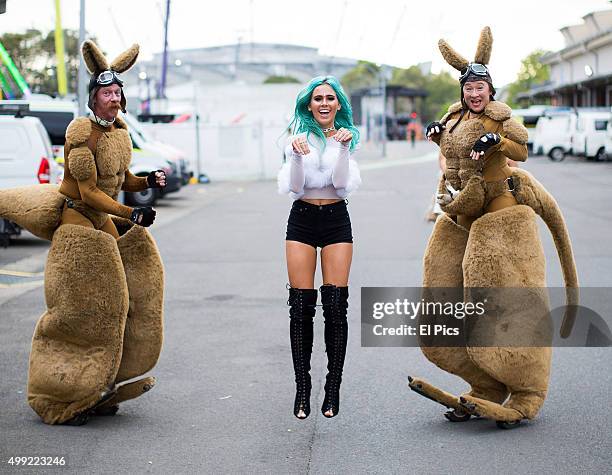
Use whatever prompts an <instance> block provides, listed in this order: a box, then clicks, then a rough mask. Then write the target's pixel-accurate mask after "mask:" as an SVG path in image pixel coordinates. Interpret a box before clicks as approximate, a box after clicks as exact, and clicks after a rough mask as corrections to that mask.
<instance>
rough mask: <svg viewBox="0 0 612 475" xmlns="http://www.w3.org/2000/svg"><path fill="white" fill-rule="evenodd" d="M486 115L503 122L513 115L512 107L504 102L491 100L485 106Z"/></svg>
mask: <svg viewBox="0 0 612 475" xmlns="http://www.w3.org/2000/svg"><path fill="white" fill-rule="evenodd" d="M484 115H486V116H487V117H489V118H491V119H493V120H496V121H498V122H503V121H505V120H508V119H509V118H510V117H511V116H512V109H510V106H509V105H507V104H504V103H503V102H499V101H491V102H489V103H488V104H487V106H486V107H485V109H484Z"/></svg>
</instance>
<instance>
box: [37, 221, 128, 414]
mask: <svg viewBox="0 0 612 475" xmlns="http://www.w3.org/2000/svg"><path fill="white" fill-rule="evenodd" d="M45 297H46V301H47V311H46V312H45V313H44V314H43V316H42V317H41V318H40V320H39V321H38V324H37V325H36V330H35V332H34V337H33V339H32V351H31V353H30V369H29V377H28V402H29V404H30V406H32V408H33V409H34V410H35V411H36V413H37V414H38V415H39V416H40V417H41V418H42V419H43V421H44V422H46V423H47V424H59V423H62V422H65V421H67V420H68V419H70V418H72V417H74V416H75V415H76V414H78V413H80V412H82V411H84V410H87V409H89V408H91V407H92V406H94V405H95V404H96V403H97V402H98V401H99V399H100V397H101V394H102V392H103V391H105V390H106V389H107V388H109V387H110V386H112V384H113V382H114V381H115V377H116V375H117V371H118V369H119V363H120V361H121V352H122V342H123V329H124V326H125V319H126V316H127V312H128V288H127V283H126V278H125V273H124V270H123V264H122V262H121V257H120V255H119V251H118V249H117V244H116V242H115V239H114V238H113V237H112V236H110V235H109V234H107V233H105V232H102V231H95V230H92V229H89V228H86V227H84V226H76V225H69V224H67V225H63V226H61V227H60V228H59V229H58V230H57V231H56V232H55V234H54V236H53V241H52V245H51V249H50V250H49V255H48V258H47V266H46V268H45Z"/></svg>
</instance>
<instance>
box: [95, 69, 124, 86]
mask: <svg viewBox="0 0 612 475" xmlns="http://www.w3.org/2000/svg"><path fill="white" fill-rule="evenodd" d="M113 83H116V84H119V86H122V87H123V81H122V80H121V78H120V77H119V74H118V73H116V72H115V71H113V70H111V69H109V70H107V71H102V72H101V73H100V74H98V77H97V78H96V84H98V85H99V86H108V85H110V84H113Z"/></svg>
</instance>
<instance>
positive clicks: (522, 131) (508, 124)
mask: <svg viewBox="0 0 612 475" xmlns="http://www.w3.org/2000/svg"><path fill="white" fill-rule="evenodd" d="M502 135H503V136H504V137H508V138H509V139H510V140H512V141H513V142H516V143H518V144H521V145H524V144H526V143H527V140H528V139H529V134H528V133H527V129H526V128H525V127H523V125H521V124H519V123H518V122H517V121H516V120H514V119H512V118H510V119H508V120H506V121H504V123H503V133H502Z"/></svg>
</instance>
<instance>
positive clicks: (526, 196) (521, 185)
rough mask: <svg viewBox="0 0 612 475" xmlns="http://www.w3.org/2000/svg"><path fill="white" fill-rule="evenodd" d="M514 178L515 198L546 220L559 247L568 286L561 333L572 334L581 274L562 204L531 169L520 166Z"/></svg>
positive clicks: (513, 175)
mask: <svg viewBox="0 0 612 475" xmlns="http://www.w3.org/2000/svg"><path fill="white" fill-rule="evenodd" d="M512 178H513V179H514V182H515V187H516V194H515V197H516V200H517V202H518V203H520V204H524V205H527V206H529V207H530V208H532V209H533V210H534V211H535V212H536V213H537V214H538V215H540V217H541V218H542V219H543V220H544V222H545V223H546V226H547V227H548V229H549V230H550V233H551V235H552V237H553V240H554V242H555V247H556V248H557V254H558V255H559V261H560V263H561V270H562V272H563V279H564V281H565V287H566V290H565V292H566V303H567V305H568V308H567V310H566V312H565V318H564V321H563V326H562V328H561V336H562V337H564V338H566V337H568V336H569V333H570V332H571V329H572V327H573V324H574V321H575V319H576V306H577V305H578V303H579V289H578V274H577V271H576V263H575V260H574V253H573V251H572V242H571V239H570V236H569V233H568V231H567V225H566V224H565V219H564V218H563V214H562V213H561V210H560V209H559V205H558V204H557V201H556V200H555V199H554V197H553V196H552V195H551V194H550V193H549V192H548V191H547V190H546V188H544V186H543V185H542V184H541V183H540V182H539V181H537V180H536V179H535V178H534V177H533V176H532V175H531V174H530V173H529V172H527V171H525V170H521V169H519V168H515V169H513V173H512Z"/></svg>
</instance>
